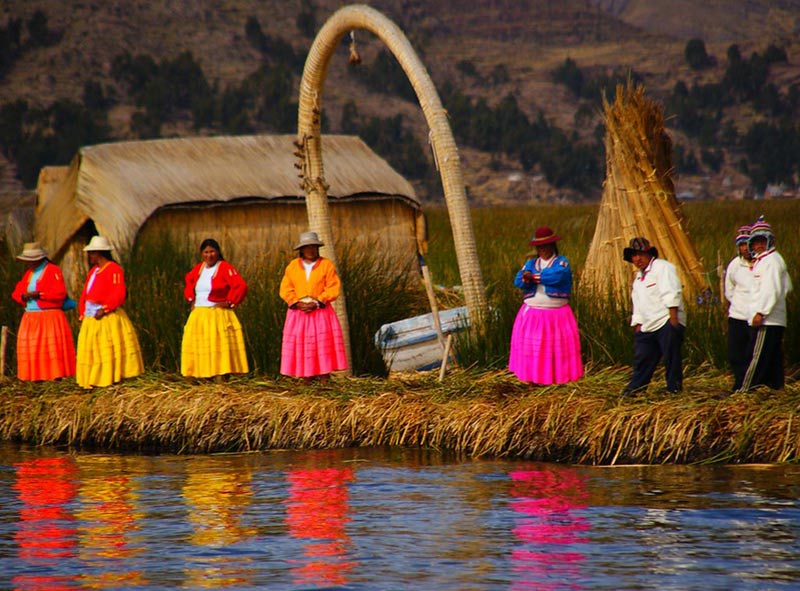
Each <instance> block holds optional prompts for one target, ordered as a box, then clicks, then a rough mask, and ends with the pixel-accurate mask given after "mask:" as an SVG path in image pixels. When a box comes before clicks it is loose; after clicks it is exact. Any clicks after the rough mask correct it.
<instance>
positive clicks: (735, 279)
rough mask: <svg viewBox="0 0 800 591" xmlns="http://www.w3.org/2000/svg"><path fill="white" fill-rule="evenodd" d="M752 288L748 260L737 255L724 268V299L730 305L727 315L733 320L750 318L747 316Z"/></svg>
mask: <svg viewBox="0 0 800 591" xmlns="http://www.w3.org/2000/svg"><path fill="white" fill-rule="evenodd" d="M752 289H753V273H752V272H751V271H750V261H748V260H747V259H746V258H744V257H741V256H738V257H736V258H734V259H733V260H732V261H731V262H730V263H728V268H727V269H725V299H726V300H728V301H729V302H730V303H731V305H730V306H729V307H728V316H729V317H730V318H733V319H735V320H750V318H752V316H750V317H748V314H749V308H750V300H751V298H752V296H751V292H752Z"/></svg>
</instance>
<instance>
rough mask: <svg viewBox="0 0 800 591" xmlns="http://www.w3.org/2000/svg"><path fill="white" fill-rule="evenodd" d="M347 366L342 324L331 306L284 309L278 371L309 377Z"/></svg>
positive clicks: (287, 374) (288, 374)
mask: <svg viewBox="0 0 800 591" xmlns="http://www.w3.org/2000/svg"><path fill="white" fill-rule="evenodd" d="M342 369H347V354H346V353H345V348H344V338H343V337H342V327H341V326H340V325H339V319H338V318H337V317H336V312H335V311H334V310H333V307H332V306H325V307H324V308H319V309H317V310H314V311H313V312H301V311H300V310H292V309H291V308H290V309H289V310H288V311H287V312H286V322H285V323H284V325H283V343H282V344H281V373H282V374H283V375H285V376H294V377H298V378H309V377H312V376H319V375H325V374H329V373H331V372H332V371H339V370H342Z"/></svg>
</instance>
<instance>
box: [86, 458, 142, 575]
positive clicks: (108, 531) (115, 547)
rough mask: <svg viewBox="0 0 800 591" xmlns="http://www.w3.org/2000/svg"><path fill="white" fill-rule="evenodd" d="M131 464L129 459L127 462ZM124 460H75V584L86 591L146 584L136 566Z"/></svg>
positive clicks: (136, 517) (131, 490)
mask: <svg viewBox="0 0 800 591" xmlns="http://www.w3.org/2000/svg"><path fill="white" fill-rule="evenodd" d="M130 461H132V460H130ZM130 461H129V460H128V459H127V458H124V457H120V456H79V457H78V459H77V463H78V466H79V467H80V476H81V480H80V490H79V501H80V508H79V509H78V511H76V512H75V517H77V518H78V519H79V520H80V525H79V527H78V538H79V540H80V551H79V556H80V558H81V560H82V562H83V569H84V571H83V574H82V575H81V584H82V586H83V587H84V588H86V589H118V588H120V587H139V586H142V585H145V584H146V583H147V580H146V579H145V577H144V576H143V574H142V571H141V570H140V568H138V566H137V563H136V560H135V559H136V557H137V556H139V555H140V554H141V553H142V552H143V551H144V547H143V545H142V544H141V543H140V536H139V535H138V533H139V530H140V525H139V522H140V521H141V520H142V518H143V514H142V512H141V510H140V509H139V508H138V506H137V505H138V500H139V492H138V490H137V488H138V484H137V483H138V480H137V479H136V478H135V477H134V476H132V475H130V474H131V472H132V471H131V469H130V468H131V467H130V466H128V465H127V464H129V463H130Z"/></svg>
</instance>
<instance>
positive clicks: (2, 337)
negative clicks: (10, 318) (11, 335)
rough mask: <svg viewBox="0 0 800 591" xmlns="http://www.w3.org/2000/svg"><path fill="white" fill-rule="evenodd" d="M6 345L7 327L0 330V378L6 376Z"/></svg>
mask: <svg viewBox="0 0 800 591" xmlns="http://www.w3.org/2000/svg"><path fill="white" fill-rule="evenodd" d="M7 345H8V327H7V326H4V327H3V328H2V330H0V378H2V377H5V375H6V346H7Z"/></svg>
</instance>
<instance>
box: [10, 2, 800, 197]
mask: <svg viewBox="0 0 800 591" xmlns="http://www.w3.org/2000/svg"><path fill="white" fill-rule="evenodd" d="M345 4H346V3H344V2H341V1H338V0H272V1H269V0H267V1H264V0H259V1H256V0H226V1H225V2H219V1H218V0H191V1H182V2H174V1H172V0H148V2H143V1H139V0H72V1H69V2H63V0H6V1H5V2H3V3H2V4H0V26H2V25H3V23H5V24H6V26H10V25H9V23H11V22H13V21H14V19H19V20H20V21H21V23H22V26H21V49H20V51H19V52H18V55H17V56H16V57H15V59H14V60H13V63H11V65H10V67H9V68H8V69H7V71H6V72H5V74H4V76H3V78H2V79H0V105H3V104H7V103H10V102H11V101H14V100H18V99H23V100H25V101H27V102H28V103H29V104H30V105H36V106H39V107H42V108H47V107H49V106H50V105H52V104H53V102H54V101H56V100H58V99H71V100H73V101H77V102H81V101H85V100H86V96H85V88H86V83H87V82H90V81H91V82H94V83H98V84H99V88H101V89H105V92H106V93H107V94H108V96H107V98H108V103H109V106H108V125H109V132H108V137H109V139H111V140H114V139H135V138H137V137H142V132H141V129H142V128H141V126H140V125H139V126H137V125H138V123H137V121H138V122H139V123H140V122H141V117H139V119H137V112H139V113H140V114H141V112H142V109H143V107H142V105H141V104H136V103H137V101H136V100H135V99H134V98H133V97H132V96H131V93H130V92H128V90H127V89H126V88H124V87H123V86H122V85H121V84H120V81H119V79H118V78H117V77H115V76H114V64H115V59H116V58H118V56H120V55H121V54H123V53H124V52H128V53H129V54H130V55H131V56H137V55H148V56H152V58H153V59H154V60H155V61H156V62H158V61H160V60H171V59H176V58H177V56H179V55H181V53H182V52H191V56H193V58H194V60H195V61H196V62H197V63H198V64H199V65H200V67H201V68H202V72H203V73H204V75H205V77H206V79H207V80H208V81H209V84H211V85H213V87H214V88H215V89H216V91H217V92H219V93H220V95H221V94H222V93H223V91H224V89H226V88H227V89H234V88H238V87H239V86H240V85H242V84H243V82H244V81H245V79H247V78H248V77H249V76H251V75H253V74H254V72H256V71H257V70H258V69H259V66H260V64H261V63H262V62H263V61H264V60H265V59H268V58H269V56H265V53H264V51H263V50H259V48H258V47H256V46H255V45H254V43H253V38H252V35H249V34H248V33H247V31H246V27H247V23H248V20H252V19H255V20H256V21H257V22H258V23H259V25H260V28H261V30H262V32H263V34H264V35H265V36H267V37H268V38H269V39H271V40H273V41H274V40H276V39H277V40H281V41H282V42H286V43H288V44H289V45H290V46H291V48H292V49H293V50H294V52H295V54H296V55H297V56H298V57H299V59H300V60H301V61H302V58H304V56H305V53H306V52H307V50H308V48H309V47H310V45H311V42H312V37H311V36H309V34H308V33H310V32H311V31H314V30H316V29H318V28H319V26H321V25H322V23H324V22H325V20H326V18H327V17H328V16H329V15H331V14H332V13H333V12H334V11H335V10H336V9H338V8H340V7H341V6H343V5H345ZM371 5H372V6H373V7H375V8H377V9H378V10H381V11H382V12H384V13H385V14H386V15H387V16H389V17H390V18H392V19H393V20H394V21H395V22H397V23H398V24H399V25H400V26H401V28H402V29H403V30H404V31H405V32H406V34H407V35H408V37H409V39H410V40H411V42H412V44H413V45H414V47H415V48H416V49H417V50H418V52H419V53H420V55H421V56H422V60H423V62H424V63H425V64H426V65H427V67H428V68H429V71H430V73H431V75H432V77H433V79H434V82H435V83H436V85H437V88H439V89H440V91H442V89H448V90H447V95H446V96H443V99H444V102H445V106H446V107H447V108H448V109H449V110H450V109H451V108H452V109H453V118H454V120H455V121H458V122H460V123H461V124H460V126H459V128H458V129H455V130H454V131H455V133H456V136H457V138H459V144H460V147H461V152H462V157H463V163H464V167H465V178H466V180H467V183H468V185H469V194H470V197H471V199H472V200H473V201H474V203H476V204H491V203H498V202H507V201H517V202H528V201H541V200H546V201H553V200H579V199H595V198H597V197H598V196H599V193H600V188H601V182H602V170H600V171H599V173H595V176H594V177H591V178H594V179H596V180H595V181H593V186H592V183H590V184H589V185H588V186H587V185H585V184H584V185H583V186H581V185H576V184H574V183H573V184H570V183H569V182H568V181H569V179H568V178H567V179H566V180H564V179H563V177H565V176H566V177H569V174H571V173H565V174H563V175H562V180H561V181H557V180H554V179H556V178H558V175H556V174H554V173H552V171H551V170H550V168H552V167H553V166H560V165H564V162H565V160H564V159H562V160H560V161H554V162H552V163H550V165H549V166H550V168H548V163H547V161H546V160H547V158H546V157H547V156H549V155H551V154H548V153H550V152H553V151H558V150H561V151H568V152H569V158H572V160H569V161H570V162H572V161H573V160H575V159H574V158H573V156H574V150H573V148H572V146H573V145H576V144H578V143H580V144H581V145H584V146H585V151H586V154H583V156H582V157H583V158H584V160H586V158H590V157H591V152H592V151H594V152H595V155H596V154H597V151H598V150H600V152H601V151H602V149H601V148H598V144H597V137H598V134H599V137H602V130H600V131H598V130H597V125H598V124H599V123H601V119H600V117H599V115H598V105H599V102H598V100H597V97H596V96H595V97H594V98H588V99H587V98H581V97H576V95H575V94H574V93H573V92H570V90H569V88H568V87H567V86H566V85H565V84H563V83H558V82H555V81H554V78H553V72H554V70H556V69H557V68H559V67H561V66H563V65H564V64H565V60H567V59H568V58H569V59H570V60H572V61H573V62H574V64H575V65H576V67H577V68H578V69H580V71H581V73H582V75H583V76H584V77H585V78H587V79H589V78H594V79H601V80H614V78H613V74H615V73H621V72H630V71H633V72H635V74H636V76H637V79H638V80H640V81H641V82H642V83H644V84H645V86H646V88H647V91H648V93H649V94H650V95H652V96H653V97H654V98H656V99H658V100H661V101H663V102H665V104H666V103H667V102H668V99H669V97H670V93H671V92H672V90H673V88H674V87H675V85H676V82H677V81H679V80H682V81H684V82H685V83H686V84H687V86H688V87H691V86H692V85H693V84H706V83H710V82H715V81H719V80H721V79H722V78H723V76H724V75H725V68H726V53H727V51H728V49H729V47H730V46H731V45H733V44H736V45H738V46H739V48H740V50H741V54H742V56H745V57H748V56H750V55H751V54H752V53H753V52H762V51H764V50H765V49H766V48H767V47H768V46H769V45H770V44H774V45H776V46H778V47H780V48H782V49H783V50H785V52H786V58H787V59H786V60H785V61H784V62H780V63H776V64H773V65H772V66H771V67H770V74H769V80H770V81H771V82H773V83H774V84H776V85H777V88H778V89H779V91H780V92H784V93H786V92H788V89H789V88H790V87H791V86H792V85H793V84H798V83H800V43H798V41H800V0H747V1H743V2H730V1H729V0H704V1H702V2H699V1H697V0H669V1H666V0H665V1H663V2H661V1H659V2H654V1H652V0H560V1H559V2H549V1H546V0H468V1H464V0H437V1H436V2H430V1H427V0H377V1H374V2H371ZM732 5H734V6H732ZM37 11H38V13H39V14H44V15H46V28H47V32H48V34H49V35H50V38H49V41H48V42H47V43H38V44H33V43H27V40H29V39H30V38H31V37H32V36H33V35H34V32H35V31H34V32H32V31H31V29H30V22H31V19H33V18H34V17H35V15H36V14H37ZM692 38H699V39H702V40H704V42H705V47H706V50H707V52H708V54H709V56H710V58H711V60H710V62H709V64H708V66H707V67H704V68H702V69H692V68H690V67H689V65H688V64H687V61H686V59H685V55H684V52H685V48H686V45H687V42H688V41H689V40H690V39H692ZM356 43H357V47H358V50H359V53H360V54H361V56H362V58H363V64H362V66H361V67H362V68H370V67H373V66H372V65H371V64H373V62H374V61H375V60H376V59H379V57H380V52H381V50H382V44H381V43H380V42H379V41H378V40H377V39H375V38H374V37H373V36H372V35H370V34H368V33H366V32H357V33H356ZM290 79H291V83H292V84H293V85H294V89H293V90H292V94H293V95H294V99H293V100H296V96H297V84H298V82H299V69H297V70H295V73H294V74H293V75H292V77H291V78H290ZM374 88H375V87H374V86H370V85H369V84H365V83H364V81H363V80H362V79H361V78H359V77H357V76H354V75H353V73H352V72H351V71H349V67H348V66H347V47H346V46H345V45H343V46H342V48H341V50H340V51H339V53H338V54H337V56H335V57H334V59H333V60H332V62H331V65H330V69H329V74H328V79H327V82H326V87H325V98H324V117H325V121H326V127H327V129H328V131H331V132H337V131H341V130H342V129H343V128H346V129H345V131H350V128H349V127H348V126H347V125H345V123H344V119H343V114H344V112H345V111H347V110H348V109H350V114H351V116H352V115H353V113H355V115H354V117H355V121H353V120H352V118H351V119H349V120H348V122H349V123H348V124H349V125H350V126H352V128H353V129H360V130H362V131H363V130H364V128H365V127H366V126H367V125H366V124H367V122H370V121H372V120H373V119H376V120H388V119H389V118H392V117H396V116H397V115H402V125H403V126H404V129H407V130H408V131H409V132H410V134H411V136H412V137H414V138H416V141H417V143H418V145H419V146H424V145H425V143H426V138H427V127H426V125H425V121H424V119H423V117H422V115H421V111H420V109H419V107H418V105H416V103H415V102H414V101H412V100H408V99H407V98H403V96H402V93H392V94H388V95H387V94H386V93H383V92H379V91H377V90H375V89H374ZM509 95H513V97H515V100H516V106H517V107H518V109H519V113H517V112H516V111H512V112H514V113H515V114H516V115H515V116H516V117H517V120H519V121H523V122H524V125H521V126H520V129H522V130H523V131H524V132H525V133H526V134H528V135H529V136H530V135H536V134H550V135H548V137H549V138H551V139H549V140H548V142H547V143H545V144H542V145H540V146H534V145H533V144H531V147H530V150H532V151H533V153H535V155H534V156H531V155H529V156H528V159H527V160H526V158H525V154H521V153H520V152H521V150H515V149H514V148H513V147H512V148H509V147H508V146H505V147H504V148H502V149H499V148H496V147H492V146H495V143H494V142H491V141H489V140H483V141H480V140H479V139H476V135H475V134H472V135H471V136H470V134H469V133H468V130H467V129H465V128H466V127H470V126H471V125H472V120H470V119H464V118H463V117H462V118H459V117H457V113H456V109H455V108H454V107H451V105H453V101H456V100H457V99H459V98H461V99H464V98H465V97H466V98H467V99H468V100H469V101H472V102H471V103H470V105H472V106H475V105H478V104H479V103H480V101H481V100H482V101H483V103H481V104H484V105H485V109H484V111H485V112H487V113H489V114H490V115H492V116H497V115H498V114H497V113H495V112H494V111H492V110H493V109H495V108H496V107H497V105H498V104H499V103H500V101H501V100H503V99H504V97H508V96H509ZM448 98H450V100H451V102H450V103H448V100H447V99H448ZM463 102H464V101H463V100H462V103H463ZM466 112H468V113H474V112H476V111H470V110H469V109H468V110H467V111H466ZM666 114H667V116H669V115H671V113H670V112H667V113H666ZM720 117H721V118H723V119H730V120H731V121H732V122H733V124H734V125H735V126H736V127H737V128H738V130H739V132H740V133H743V132H744V131H746V129H747V128H748V127H749V126H750V125H751V124H752V123H753V122H754V121H757V120H758V119H759V117H761V115H760V114H759V113H758V112H756V111H754V110H753V109H752V108H750V107H749V106H747V105H746V104H744V105H730V106H728V107H726V108H725V110H724V112H723V111H720ZM465 121H466V124H465V123H464V122H465ZM512 124H513V122H512ZM376 125H377V124H376ZM284 126H285V124H284ZM249 129H250V130H251V131H255V132H270V131H283V130H282V129H277V127H276V126H275V125H272V124H271V122H270V120H269V116H268V114H264V113H263V110H262V113H261V116H260V117H254V119H253V121H252V122H251V123H250V127H249ZM385 129H386V127H385V126H384V127H380V126H377V127H375V128H374V129H373V133H374V134H377V137H380V135H381V133H384V134H385V133H386V132H385ZM506 131H507V130H504V131H503V133H505V132H506ZM222 132H225V130H221V129H219V128H215V127H214V126H213V125H211V124H209V125H208V126H199V127H198V125H197V123H196V119H195V122H194V124H193V120H192V117H191V113H189V112H188V111H186V110H184V111H180V112H178V113H177V115H175V116H174V117H172V118H171V119H170V120H168V121H165V122H164V123H163V125H161V126H160V128H159V129H158V134H159V135H162V136H166V135H192V134H198V133H203V134H209V133H222ZM556 132H557V133H556ZM468 136H470V137H469V139H466V140H464V141H462V139H461V138H467V137H468ZM673 139H674V141H675V143H676V144H679V145H681V146H682V148H681V149H682V150H683V152H682V153H688V152H691V153H694V152H695V151H697V153H698V154H699V153H700V152H701V151H702V150H711V149H712V148H713V146H708V145H705V146H700V145H699V143H698V142H699V140H698V138H697V137H693V136H692V135H691V134H687V133H684V132H682V131H680V130H677V129H676V130H675V131H674V137H673ZM404 141H405V140H404ZM514 141H515V142H517V143H518V144H519V143H520V142H524V141H525V138H524V137H523V138H519V137H517V138H515V140H514ZM501 144H502V142H499V143H498V144H497V145H501ZM526 145H527V144H526ZM376 149H377V150H378V151H379V152H381V153H382V154H383V155H384V157H387V158H390V156H393V155H392V154H391V153H388V154H387V153H386V151H387V149H388V151H389V152H391V147H389V148H387V147H385V146H384V147H380V149H379V147H376ZM422 151H423V152H425V153H427V149H423V150H422ZM712 151H713V150H712ZM714 153H715V154H716V152H714ZM60 158H61V159H62V160H63V159H64V156H63V155H62V156H61V157H60ZM717 158H718V159H719V162H718V163H716V165H715V166H713V167H712V168H714V169H716V170H712V168H709V167H708V166H706V165H705V163H701V164H700V165H699V166H698V167H697V168H696V169H693V170H687V171H686V172H682V171H681V170H678V175H677V178H676V180H677V183H678V189H679V191H687V190H691V191H692V192H693V193H694V194H697V195H707V196H712V197H716V196H722V195H728V194H733V193H735V192H737V191H738V192H739V193H740V194H744V193H745V192H746V190H747V189H748V187H749V185H750V178H749V177H748V176H747V175H745V174H743V173H742V172H741V167H740V166H739V167H737V162H739V158H740V155H738V154H735V153H730V152H728V151H720V152H719V154H717ZM698 159H699V156H698ZM390 160H391V158H390ZM578 162H579V163H580V162H581V160H578ZM597 162H599V165H600V167H601V168H602V165H603V163H602V158H599V159H598V160H597ZM50 163H54V164H56V163H57V164H64V163H65V162H50ZM571 165H572V164H571ZM589 165H590V164H587V165H586V166H589ZM576 166H577V168H576V169H575V170H576V171H577V172H576V173H575V174H578V173H579V172H580V170H581V169H580V166H581V165H580V164H578V165H576ZM14 167H15V163H14V162H13V159H12V161H9V160H3V161H0V182H2V183H3V189H2V191H0V192H2V193H5V194H13V195H15V197H14V199H18V198H19V197H18V196H19V192H20V190H21V189H20V185H19V184H18V182H16V181H13V180H10V179H13V174H12V173H13V171H14V170H15V168H14ZM689 168H690V167H689ZM416 183H417V186H418V187H419V190H420V193H421V194H422V195H423V196H424V197H426V198H428V199H431V200H435V199H437V198H438V194H439V192H440V189H439V188H438V185H437V183H436V178H435V172H433V171H432V170H430V171H429V172H428V173H427V178H421V179H418V180H417V181H416ZM576 187H577V188H576Z"/></svg>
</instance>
